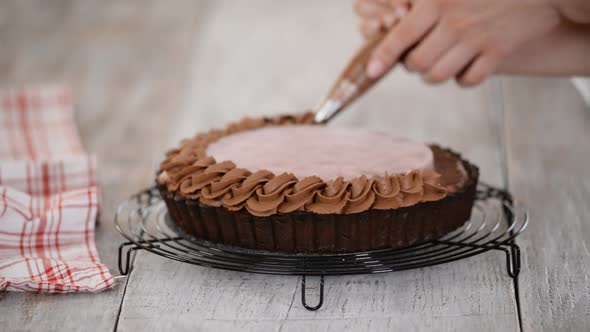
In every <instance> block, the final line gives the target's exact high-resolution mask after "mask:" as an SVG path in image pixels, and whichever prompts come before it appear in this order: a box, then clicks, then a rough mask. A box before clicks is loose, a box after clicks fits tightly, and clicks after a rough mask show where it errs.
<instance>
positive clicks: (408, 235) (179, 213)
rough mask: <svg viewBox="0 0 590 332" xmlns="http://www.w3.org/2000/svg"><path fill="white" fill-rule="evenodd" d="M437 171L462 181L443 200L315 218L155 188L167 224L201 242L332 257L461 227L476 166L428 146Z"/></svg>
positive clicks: (162, 186) (474, 182)
mask: <svg viewBox="0 0 590 332" xmlns="http://www.w3.org/2000/svg"><path fill="white" fill-rule="evenodd" d="M431 149H432V151H433V154H434V159H435V169H436V171H437V172H439V173H441V174H443V179H444V178H445V174H446V173H447V172H448V170H447V168H448V166H449V165H456V164H457V163H459V164H460V165H462V168H463V169H464V170H465V173H466V174H465V175H466V176H465V177H464V178H465V181H462V182H460V183H458V184H454V185H453V188H452V190H451V191H449V192H448V193H447V194H446V195H445V196H444V197H443V198H441V199H439V200H435V201H429V202H420V203H417V204H415V205H411V206H407V207H398V208H394V209H368V210H366V211H362V212H358V213H348V214H341V213H327V214H320V213H315V212H313V211H307V210H296V211H292V212H289V213H275V214H272V215H269V216H255V215H253V214H251V213H250V212H249V211H248V210H246V209H241V210H237V211H231V210H229V209H227V208H226V207H224V206H211V205H206V204H203V203H202V202H200V201H199V199H198V198H191V197H187V196H186V195H183V194H182V193H179V192H178V191H172V190H169V187H168V186H167V185H165V184H163V183H162V182H161V181H157V185H158V189H159V191H160V193H161V196H162V198H163V200H164V201H165V203H166V206H167V208H168V211H169V213H170V217H171V218H172V220H173V221H174V222H175V223H176V224H177V225H178V226H179V227H180V228H181V229H182V230H183V231H184V232H185V233H187V234H189V235H191V236H193V237H195V238H197V239H202V240H208V241H212V242H217V243H222V244H226V245H234V246H239V247H243V248H248V249H258V250H269V251H282V252H304V253H316V252H321V253H337V252H357V251H366V250H373V249H383V248H400V247H405V246H409V245H412V244H417V243H421V242H425V241H428V240H432V239H435V238H438V237H440V236H443V235H445V234H448V233H450V232H452V231H454V230H456V229H458V228H459V227H461V226H462V225H463V224H464V223H465V222H466V221H467V220H469V218H470V216H471V210H472V207H473V204H474V200H475V192H476V186H477V181H478V177H479V170H478V168H477V167H476V166H474V165H472V164H471V163H469V162H468V161H466V160H464V159H462V158H461V156H460V155H459V154H457V153H455V152H453V151H451V150H448V149H443V148H440V147H438V146H436V145H433V146H431Z"/></svg>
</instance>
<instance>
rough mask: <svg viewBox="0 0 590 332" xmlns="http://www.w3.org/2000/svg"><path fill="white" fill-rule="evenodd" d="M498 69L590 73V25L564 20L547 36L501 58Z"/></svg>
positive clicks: (545, 72)
mask: <svg viewBox="0 0 590 332" xmlns="http://www.w3.org/2000/svg"><path fill="white" fill-rule="evenodd" d="M589 3H590V1H589ZM497 72H498V73H503V74H530V75H582V76H584V75H590V25H573V24H569V23H565V24H562V25H560V26H558V27H557V28H555V29H554V30H552V31H550V32H549V33H547V34H546V35H544V36H542V37H540V38H537V39H535V40H532V41H530V42H528V43H525V44H523V45H522V46H521V47H519V48H518V49H517V50H516V51H515V52H514V53H512V55H510V56H508V57H507V58H506V59H504V61H502V63H501V64H500V66H499V68H498V70H497Z"/></svg>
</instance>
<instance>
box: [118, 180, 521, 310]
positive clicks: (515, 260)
mask: <svg viewBox="0 0 590 332" xmlns="http://www.w3.org/2000/svg"><path fill="white" fill-rule="evenodd" d="M528 222H529V217H528V213H527V212H526V211H525V210H524V209H523V208H522V207H519V206H517V205H515V204H514V201H513V199H512V195H510V193H509V192H507V191H506V190H503V189H498V188H495V187H492V186H490V185H486V184H480V185H479V186H478V190H477V199H476V202H475V204H474V207H473V211H472V217H471V219H470V220H469V221H467V222H466V223H465V225H463V226H462V227H461V228H460V229H458V230H456V231H454V232H452V233H450V234H447V235H445V236H443V237H441V238H438V239H435V240H430V241H427V242H423V243H419V244H415V245H412V246H409V247H405V248H398V249H379V250H371V251H364V252H353V253H330V254H321V253H313V254H308V253H305V254H304V253H283V252H271V251H263V250H249V249H244V248H239V247H233V246H227V245H222V244H217V243H212V242H209V241H205V240H199V239H196V238H193V237H191V236H189V235H187V234H185V233H183V232H182V231H181V230H180V229H179V228H178V227H176V225H175V224H174V223H173V222H172V220H171V219H170V217H169V215H168V212H167V210H166V206H165V204H164V202H163V201H162V199H161V197H160V194H159V192H158V190H157V189H155V187H152V188H148V189H146V190H143V191H141V192H139V193H137V194H135V195H133V196H131V197H130V198H129V199H128V200H126V201H124V202H123V203H121V204H120V205H119V207H118V209H117V212H116V214H115V225H116V227H117V230H118V231H119V232H120V233H121V234H122V235H123V236H124V237H125V238H126V239H127V242H124V243H122V244H121V245H120V246H119V272H120V273H121V274H122V275H127V274H128V273H129V272H130V270H131V268H132V261H133V257H132V254H133V253H134V252H136V251H137V250H145V251H149V252H151V253H154V254H156V255H159V256H163V257H166V258H169V259H173V260H177V261H181V262H185V263H190V264H195V265H200V266H205V267H210V268H218V269H225V270H233V271H243V272H251V273H264V274H278V275H298V276H302V278H301V302H302V304H303V306H304V307H305V308H306V309H308V310H318V309H319V308H320V307H321V306H322V305H323V302H324V282H325V276H332V275H351V274H372V273H386V272H393V271H402V270H409V269H416V268H422V267H426V266H432V265H438V264H443V263H449V262H453V261H457V260H460V259H464V258H468V257H472V256H475V255H480V254H482V253H485V252H487V251H490V250H496V251H503V252H504V253H505V257H506V269H507V272H508V275H509V276H510V277H511V278H513V279H514V283H515V286H516V289H518V288H517V286H518V274H519V272H520V266H521V261H520V248H519V247H518V246H517V245H516V244H515V243H514V239H515V238H516V236H518V235H519V234H520V233H521V232H522V231H523V230H524V229H525V228H526V226H527V224H528ZM306 276H319V277H320V284H319V300H318V303H317V304H316V305H313V306H312V305H309V304H308V303H307V302H306ZM517 299H518V294H517Z"/></svg>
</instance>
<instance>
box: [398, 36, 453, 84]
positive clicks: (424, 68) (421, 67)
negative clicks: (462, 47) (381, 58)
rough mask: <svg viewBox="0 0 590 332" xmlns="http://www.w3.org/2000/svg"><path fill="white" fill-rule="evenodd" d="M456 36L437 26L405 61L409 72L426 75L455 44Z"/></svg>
mask: <svg viewBox="0 0 590 332" xmlns="http://www.w3.org/2000/svg"><path fill="white" fill-rule="evenodd" d="M457 39H458V37H457V35H456V34H454V33H453V32H452V31H450V30H449V29H447V28H446V26H445V25H441V24H438V25H437V26H436V27H435V28H434V29H433V30H432V31H431V32H430V33H429V34H428V35H427V36H426V37H425V38H424V39H423V40H422V41H421V42H420V44H418V46H416V48H415V49H414V50H413V51H411V52H410V54H408V56H407V57H406V59H405V61H404V62H405V64H406V67H407V69H408V70H409V71H417V72H419V73H426V72H428V71H429V70H430V68H432V66H433V65H434V64H435V63H436V61H437V60H438V59H440V58H441V57H442V56H443V55H444V54H445V53H446V52H447V51H448V50H449V49H450V48H451V47H453V45H454V44H455V43H456V42H457Z"/></svg>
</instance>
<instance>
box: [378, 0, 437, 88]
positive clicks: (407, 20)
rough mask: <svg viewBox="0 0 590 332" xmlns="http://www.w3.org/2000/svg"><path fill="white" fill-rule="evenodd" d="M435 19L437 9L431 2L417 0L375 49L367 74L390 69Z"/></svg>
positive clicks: (379, 72)
mask: <svg viewBox="0 0 590 332" xmlns="http://www.w3.org/2000/svg"><path fill="white" fill-rule="evenodd" d="M437 20H438V10H437V8H436V7H435V6H434V5H433V3H432V2H431V1H429V0H423V1H419V2H418V3H417V4H416V6H415V7H414V8H412V10H411V11H410V12H409V13H408V14H407V15H406V16H405V17H404V18H403V19H402V20H401V21H400V22H399V24H398V25H397V26H396V27H395V28H394V29H392V30H391V31H390V32H389V33H388V35H387V36H386V37H385V39H384V40H383V42H381V44H380V45H379V46H378V47H377V48H376V49H375V51H374V52H373V54H372V55H371V60H370V61H369V64H368V66H367V75H368V76H369V77H374V78H375V77H379V76H381V75H383V74H384V73H385V72H386V71H388V70H389V69H391V67H393V65H394V64H395V63H396V62H397V61H398V59H399V57H400V55H401V54H402V53H403V52H404V51H405V50H406V49H408V48H410V47H411V46H413V45H414V44H415V43H416V42H417V41H418V40H419V39H420V38H422V37H423V36H424V35H425V34H426V33H427V32H428V30H429V29H430V28H431V27H432V26H434V25H435V24H436V22H437Z"/></svg>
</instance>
